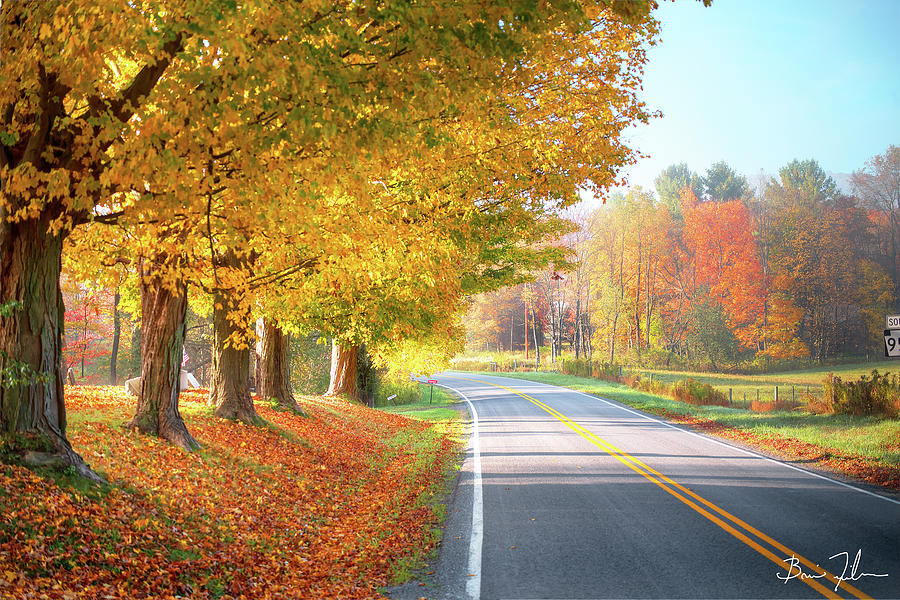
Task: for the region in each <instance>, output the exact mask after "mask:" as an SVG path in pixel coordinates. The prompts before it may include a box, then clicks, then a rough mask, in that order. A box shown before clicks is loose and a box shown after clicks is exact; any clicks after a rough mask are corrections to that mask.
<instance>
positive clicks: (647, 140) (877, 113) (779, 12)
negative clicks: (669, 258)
mask: <svg viewBox="0 0 900 600" xmlns="http://www.w3.org/2000/svg"><path fill="white" fill-rule="evenodd" d="M655 14H656V17H657V18H658V19H659V21H660V23H661V30H660V38H661V41H660V43H659V44H658V45H656V46H654V47H652V48H650V50H649V52H648V64H647V66H646V73H645V77H644V93H643V99H644V101H645V102H646V103H647V104H648V106H649V107H650V108H653V109H657V110H660V111H662V112H663V114H664V116H663V117H661V118H657V119H653V120H651V122H650V124H649V125H641V126H639V127H637V128H632V129H630V130H629V131H628V132H627V134H626V138H627V139H628V140H629V141H630V143H631V144H632V145H633V146H634V147H636V148H637V149H638V150H640V151H641V153H642V154H646V155H649V156H648V157H647V158H642V159H639V160H638V163H637V164H635V165H633V166H630V167H628V168H626V169H625V170H624V174H625V176H626V177H627V179H628V185H629V186H632V185H641V186H643V187H644V188H645V189H653V180H654V179H655V178H656V176H657V175H658V174H659V172H660V171H662V170H663V169H664V168H666V167H667V166H668V165H671V164H674V163H681V162H684V163H687V164H688V166H689V167H690V168H691V169H692V170H693V171H695V172H698V173H700V174H702V173H703V172H705V171H706V169H707V168H708V167H709V166H710V165H711V164H712V163H714V162H716V161H719V160H724V161H725V162H727V163H728V164H729V165H731V166H732V167H733V168H734V169H735V170H736V171H737V172H738V173H741V174H743V175H744V176H746V177H747V178H748V180H750V181H751V183H752V182H753V181H754V179H755V178H757V177H758V176H759V173H760V171H761V170H762V171H763V172H765V173H766V174H769V175H774V174H776V173H777V172H778V169H779V168H781V167H782V166H784V165H785V164H787V163H788V162H790V161H791V160H793V159H795V158H796V159H800V160H803V159H807V158H814V159H816V160H817V161H818V162H819V164H820V165H821V166H822V168H823V169H824V170H825V171H826V172H832V173H847V174H849V173H852V172H853V171H855V170H858V169H860V168H862V167H863V166H864V165H865V161H866V160H867V159H869V158H871V157H872V156H874V155H876V154H882V153H884V151H885V150H886V149H887V147H888V146H889V145H891V144H895V145H900V0H713V4H712V6H710V7H704V6H703V5H702V3H700V2H698V1H695V0H676V1H675V2H666V1H663V2H660V8H659V9H658V10H657V11H656V13H655ZM595 202H596V200H595V201H594V202H590V203H591V204H593V203H595Z"/></svg>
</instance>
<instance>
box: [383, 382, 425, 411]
mask: <svg viewBox="0 0 900 600" xmlns="http://www.w3.org/2000/svg"><path fill="white" fill-rule="evenodd" d="M421 387H423V386H420V385H419V384H418V383H417V382H415V381H412V380H410V379H408V378H407V379H403V378H401V377H391V376H388V375H383V376H382V377H380V378H379V379H378V380H377V382H376V383H375V406H398V405H404V404H414V403H416V402H418V401H419V400H421V398H422V390H421V389H420V388H421ZM424 387H425V388H426V390H427V386H424ZM395 395H396V397H395V398H392V399H391V400H388V398H390V397H391V396H395Z"/></svg>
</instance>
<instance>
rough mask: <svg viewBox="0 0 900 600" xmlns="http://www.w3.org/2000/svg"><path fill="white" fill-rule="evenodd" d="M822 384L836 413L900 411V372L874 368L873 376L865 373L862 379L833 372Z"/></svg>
mask: <svg viewBox="0 0 900 600" xmlns="http://www.w3.org/2000/svg"><path fill="white" fill-rule="evenodd" d="M822 387H823V388H824V392H825V394H824V395H825V399H824V402H825V404H826V405H827V406H828V407H830V408H831V412H833V413H834V414H838V415H880V416H886V417H896V416H897V415H898V414H900V379H898V377H897V375H890V374H888V373H885V374H883V375H882V374H880V373H879V372H878V370H877V369H873V370H872V378H871V379H869V378H868V377H866V376H865V375H863V376H862V377H860V378H859V381H843V380H841V378H840V377H835V376H834V374H833V373H829V374H828V375H826V376H825V379H824V381H823V382H822Z"/></svg>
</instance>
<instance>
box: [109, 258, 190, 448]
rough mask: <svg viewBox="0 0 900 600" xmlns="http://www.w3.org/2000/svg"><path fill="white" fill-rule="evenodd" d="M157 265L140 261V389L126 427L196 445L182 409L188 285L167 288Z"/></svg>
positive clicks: (177, 284) (181, 284) (178, 284)
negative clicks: (158, 274)
mask: <svg viewBox="0 0 900 600" xmlns="http://www.w3.org/2000/svg"><path fill="white" fill-rule="evenodd" d="M162 263H163V261H162V260H161V261H160V264H162ZM154 271H155V270H154V267H153V266H151V264H150V261H149V260H142V261H141V332H142V335H141V393H140V395H139V396H138V401H137V410H136V411H135V415H134V417H133V418H132V419H131V421H130V422H129V423H128V424H127V425H126V427H130V428H132V429H137V430H138V431H140V432H142V433H147V434H153V435H157V436H159V437H161V438H163V439H164V440H168V441H170V442H172V443H173V444H175V445H176V446H180V447H181V448H184V449H185V450H196V449H198V448H200V444H198V443H197V441H196V440H195V439H194V437H193V436H192V435H191V434H190V433H189V432H188V430H187V426H186V425H185V424H184V420H183V419H182V418H181V414H180V413H179V412H178V394H179V393H180V391H181V389H180V381H179V379H180V377H179V376H180V374H181V359H182V353H183V350H184V334H185V324H184V318H185V313H186V311H187V294H186V289H185V288H186V286H185V284H184V282H183V281H178V282H176V283H175V289H174V290H173V289H169V288H168V287H166V286H164V285H163V283H162V280H161V277H159V276H157V275H156V274H155V272H154Z"/></svg>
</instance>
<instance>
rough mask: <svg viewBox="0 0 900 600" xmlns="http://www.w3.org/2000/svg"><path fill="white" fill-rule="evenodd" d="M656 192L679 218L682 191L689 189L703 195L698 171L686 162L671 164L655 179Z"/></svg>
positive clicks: (697, 194) (695, 193)
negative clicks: (695, 171)
mask: <svg viewBox="0 0 900 600" xmlns="http://www.w3.org/2000/svg"><path fill="white" fill-rule="evenodd" d="M653 184H654V185H655V186H656V193H657V195H658V196H659V200H660V202H662V203H663V204H664V205H665V206H666V207H667V208H668V209H669V212H670V213H671V214H672V216H674V217H676V218H679V217H680V215H681V192H682V190H684V189H686V188H687V189H689V190H690V191H691V192H692V193H693V194H694V195H695V196H698V197H699V196H702V195H703V191H702V189H701V187H702V184H701V181H700V178H699V177H698V176H697V174H696V173H694V172H693V171H691V170H690V168H688V166H687V164H686V163H679V164H677V165H669V166H668V167H666V168H665V169H663V171H662V172H660V174H659V175H657V176H656V179H654V180H653Z"/></svg>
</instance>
